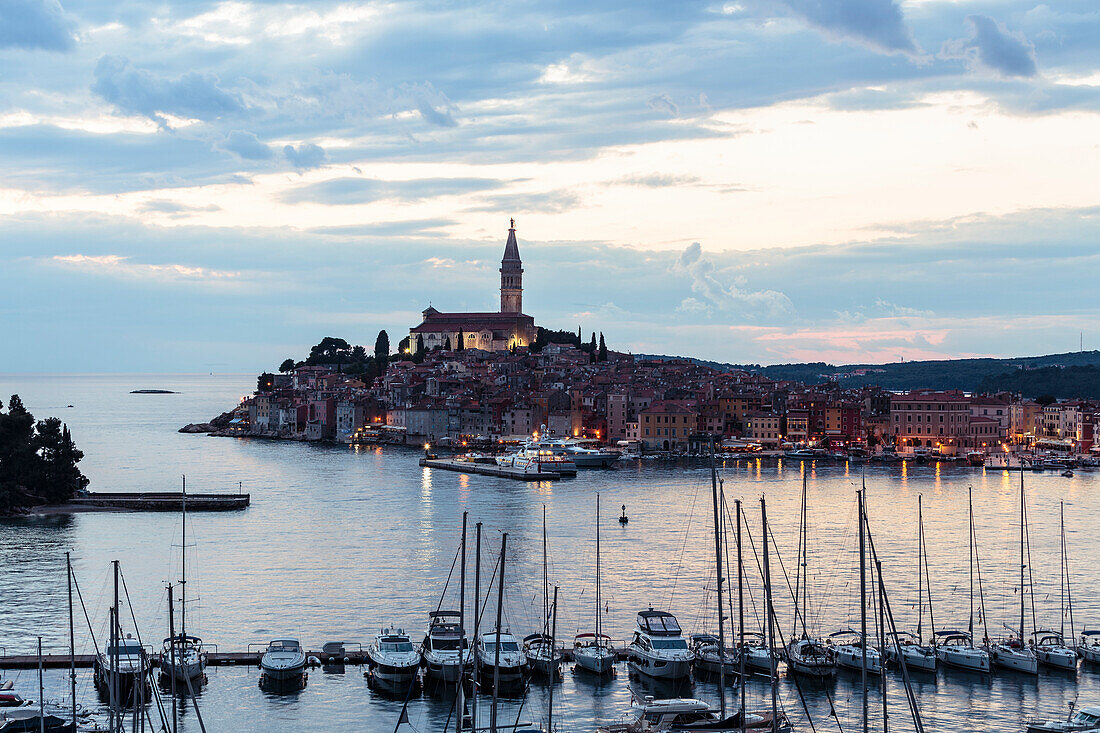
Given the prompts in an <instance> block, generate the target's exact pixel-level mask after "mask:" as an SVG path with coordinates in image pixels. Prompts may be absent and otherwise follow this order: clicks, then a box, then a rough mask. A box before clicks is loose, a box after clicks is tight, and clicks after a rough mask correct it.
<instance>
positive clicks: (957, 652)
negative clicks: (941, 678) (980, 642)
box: [936, 646, 993, 672]
mask: <svg viewBox="0 0 1100 733" xmlns="http://www.w3.org/2000/svg"><path fill="white" fill-rule="evenodd" d="M936 659H937V660H938V661H940V662H942V663H943V664H944V665H946V666H948V667H954V668H955V669H965V670H967V671H970V672H989V671H990V670H991V669H992V668H993V660H992V658H991V656H990V654H989V653H988V652H986V651H985V650H983V649H971V648H970V647H960V648H959V649H950V648H946V647H942V646H941V647H937V649H936Z"/></svg>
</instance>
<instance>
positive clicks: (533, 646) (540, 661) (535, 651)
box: [523, 634, 561, 677]
mask: <svg viewBox="0 0 1100 733" xmlns="http://www.w3.org/2000/svg"><path fill="white" fill-rule="evenodd" d="M523 655H524V656H525V657H527V668H528V669H530V670H531V671H532V672H537V673H539V674H541V675H543V676H544V677H557V675H558V667H559V666H560V665H561V653H560V652H559V651H558V650H557V649H555V648H554V640H553V639H551V638H550V637H549V636H548V635H546V634H528V635H527V636H525V637H523Z"/></svg>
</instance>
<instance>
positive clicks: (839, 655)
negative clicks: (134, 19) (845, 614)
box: [828, 629, 882, 674]
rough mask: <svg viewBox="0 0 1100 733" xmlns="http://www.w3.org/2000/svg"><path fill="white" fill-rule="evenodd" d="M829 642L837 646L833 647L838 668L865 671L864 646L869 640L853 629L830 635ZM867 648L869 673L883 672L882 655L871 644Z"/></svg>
mask: <svg viewBox="0 0 1100 733" xmlns="http://www.w3.org/2000/svg"><path fill="white" fill-rule="evenodd" d="M828 641H829V642H832V644H834V645H835V646H833V647H832V654H833V658H834V659H835V660H836V663H837V666H840V667H844V668H845V669H854V670H857V671H858V670H861V669H863V654H864V645H865V644H866V641H867V640H866V639H865V638H864V637H863V635H862V634H860V633H859V632H858V631H854V630H853V629H841V630H840V631H834V632H833V633H831V634H829V638H828ZM866 647H867V651H866V654H867V671H868V672H870V673H872V674H878V673H879V672H881V671H882V655H880V654H879V652H878V649H875V648H874V647H873V646H871V645H870V644H866Z"/></svg>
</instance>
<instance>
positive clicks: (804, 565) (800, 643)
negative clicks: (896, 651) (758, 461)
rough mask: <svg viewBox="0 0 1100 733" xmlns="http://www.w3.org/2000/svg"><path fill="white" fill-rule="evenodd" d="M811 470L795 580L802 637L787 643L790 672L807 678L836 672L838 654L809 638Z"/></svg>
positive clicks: (804, 477) (804, 479)
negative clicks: (809, 492) (807, 620)
mask: <svg viewBox="0 0 1100 733" xmlns="http://www.w3.org/2000/svg"><path fill="white" fill-rule="evenodd" d="M809 473H810V472H809V471H803V472H802V505H801V508H800V510H799V515H798V567H797V568H796V572H795V581H794V589H795V590H794V617H795V628H796V629H797V627H798V625H799V624H801V627H802V636H801V637H792V638H791V640H790V641H789V642H788V643H787V649H786V658H787V671H788V672H793V673H795V674H801V675H805V676H807V677H817V678H824V677H832V676H833V675H835V674H836V657H835V656H834V655H833V650H832V648H831V647H829V646H826V645H825V643H824V642H822V641H821V640H819V639H814V638H811V637H810V633H809V631H810V630H809V627H808V625H807V623H806V614H807V613H808V612H809V608H810V598H809V588H810V580H809V578H810V575H809V521H808V516H809V494H808V493H807V481H808V476H809Z"/></svg>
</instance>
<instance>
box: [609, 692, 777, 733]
mask: <svg viewBox="0 0 1100 733" xmlns="http://www.w3.org/2000/svg"><path fill="white" fill-rule="evenodd" d="M693 730H726V731H741V730H763V731H779V732H780V733H789V731H791V730H792V728H791V724H790V721H788V720H787V716H786V714H785V713H783V712H782V711H780V712H779V716H778V719H777V720H775V721H774V722H773V719H772V713H771V711H770V710H768V711H757V712H753V711H749V712H746V713H745V714H744V715H743V716H742V714H741V713H740V712H735V713H734V714H733V715H730V716H728V717H725V718H723V717H722V715H721V713H720V712H719V711H718V710H716V709H715V708H713V707H712V706H711V705H710V704H709V703H706V702H703V701H702V700H696V699H693V698H672V699H669V700H654V699H653V698H647V699H646V701H645V702H644V703H643V704H642V709H641V710H640V711H639V712H638V715H637V717H636V718H635V719H634V720H633V721H629V722H622V723H613V724H611V725H605V726H601V727H599V728H597V729H596V733H658V732H661V733H663V732H664V731H693Z"/></svg>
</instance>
